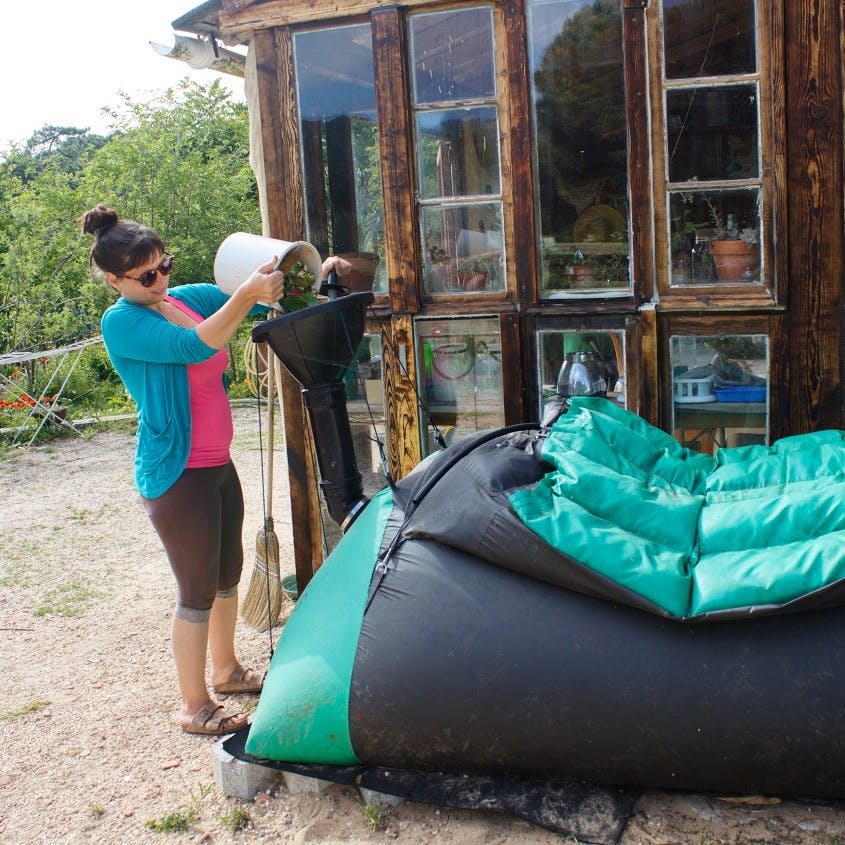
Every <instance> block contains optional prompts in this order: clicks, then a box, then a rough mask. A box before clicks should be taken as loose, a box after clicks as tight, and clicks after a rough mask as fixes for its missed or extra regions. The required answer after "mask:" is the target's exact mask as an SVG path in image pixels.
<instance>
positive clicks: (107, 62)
mask: <svg viewBox="0 0 845 845" xmlns="http://www.w3.org/2000/svg"><path fill="white" fill-rule="evenodd" d="M201 2H202V0H194V2H192V0H140V2H127V0H111V2H109V0H53V2H49V3H38V2H33V0H14V2H6V3H4V4H3V13H2V17H0V20H2V24H3V34H4V37H3V42H4V43H3V46H2V48H0V152H2V151H3V150H6V149H8V148H9V146H10V145H11V144H22V143H23V142H24V141H26V139H27V138H29V136H30V135H31V134H32V133H33V132H34V131H35V130H36V129H40V128H41V127H42V126H43V125H44V124H53V125H61V126H77V127H81V128H85V127H88V128H89V129H90V130H91V131H92V132H98V133H102V134H104V133H106V132H107V131H108V128H109V121H108V119H107V118H105V117H103V115H102V114H101V113H100V110H101V109H102V108H103V107H104V106H108V107H114V106H118V105H120V103H121V100H120V97H119V96H118V92H119V91H124V92H126V93H127V94H129V95H137V97H133V99H136V98H137V99H142V96H143V95H144V94H145V93H148V92H153V91H159V90H163V89H165V88H168V87H170V86H173V85H175V84H176V83H178V82H179V81H180V80H181V79H183V78H184V77H185V76H187V77H189V78H190V79H192V80H194V81H196V82H200V83H202V84H208V83H210V82H211V81H213V80H214V79H220V80H221V81H223V82H224V84H225V85H226V87H227V88H228V89H229V90H231V91H232V94H233V98H234V99H235V100H237V101H241V102H242V101H243V100H244V94H243V79H241V78H238V77H234V76H228V75H222V74H219V73H215V72H213V71H210V70H193V69H192V68H191V67H189V65H187V64H186V63H185V62H181V61H176V60H174V59H169V58H166V57H163V56H159V55H158V54H157V53H155V52H154V51H153V48H152V47H151V46H150V42H151V41H155V42H158V43H160V44H165V45H167V46H171V45H172V44H173V28H172V27H171V26H170V22H171V21H172V20H174V19H176V18H179V17H181V16H182V15H184V14H185V13H186V12H188V11H190V10H191V9H195V8H197V7H198V6H200V5H201ZM238 51H240V52H242V48H238Z"/></svg>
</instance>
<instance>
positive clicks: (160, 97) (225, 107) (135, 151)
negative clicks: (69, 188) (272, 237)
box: [81, 80, 261, 284]
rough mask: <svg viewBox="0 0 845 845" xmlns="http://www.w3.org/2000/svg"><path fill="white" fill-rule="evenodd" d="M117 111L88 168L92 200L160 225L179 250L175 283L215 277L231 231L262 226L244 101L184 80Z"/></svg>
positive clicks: (86, 188) (86, 185) (87, 191)
mask: <svg viewBox="0 0 845 845" xmlns="http://www.w3.org/2000/svg"><path fill="white" fill-rule="evenodd" d="M111 116H112V121H113V126H114V128H115V134H114V135H113V136H112V138H111V139H110V141H109V143H108V144H106V145H105V146H104V147H103V148H102V149H100V150H99V151H97V153H95V154H94V156H93V158H92V160H91V164H90V166H89V167H87V168H86V170H85V174H84V179H83V184H82V186H81V189H82V194H83V195H84V196H85V197H86V198H87V206H91V205H94V204H95V203H96V202H100V201H102V202H105V203H106V204H107V205H112V206H114V208H116V209H117V210H118V212H119V213H120V214H121V215H122V216H125V217H131V218H133V219H135V220H138V221H141V222H143V223H146V224H148V225H150V226H152V227H153V228H155V229H156V230H157V231H158V232H159V234H161V236H162V237H163V238H164V241H165V243H166V244H167V248H168V250H169V251H171V252H173V253H174V254H176V255H177V263H176V270H175V271H174V284H179V283H181V282H193V281H203V280H206V281H207V280H210V279H211V278H212V267H213V262H214V255H215V253H216V252H217V247H218V246H219V245H220V243H221V242H222V241H223V239H224V238H225V237H226V235H228V234H230V233H231V232H233V231H251V232H258V231H260V229H261V219H260V212H259V206H258V193H257V189H256V184H255V177H254V174H253V172H252V169H251V168H250V166H249V125H248V118H247V112H246V107H245V106H243V105H241V104H238V103H233V102H232V101H231V99H230V97H229V93H228V92H227V91H226V90H225V89H224V88H223V87H222V86H221V85H220V84H219V83H218V82H214V83H212V84H211V85H209V86H208V87H203V86H201V85H198V84H197V83H195V82H190V81H189V80H184V81H183V82H182V83H181V84H180V85H179V86H178V87H177V88H175V89H168V90H166V91H164V92H162V93H160V94H157V95H156V96H155V97H154V98H152V99H150V100H149V101H147V102H143V103H139V102H132V101H131V100H130V99H129V98H128V97H125V96H124V101H123V104H122V106H121V107H120V108H118V109H116V110H113V111H112V112H111ZM126 126H131V127H132V128H131V129H122V128H120V127H126ZM87 206H86V207H87Z"/></svg>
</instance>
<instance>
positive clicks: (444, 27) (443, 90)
mask: <svg viewBox="0 0 845 845" xmlns="http://www.w3.org/2000/svg"><path fill="white" fill-rule="evenodd" d="M492 44H493V16H492V15H491V13H490V9H489V7H485V6H482V7H481V8H477V9H458V10H452V11H448V12H434V13H431V14H422V15H414V16H413V17H412V18H411V54H412V56H413V82H414V102H415V103H416V104H417V105H424V104H427V103H442V102H450V101H455V100H481V99H484V100H489V99H494V98H495V96H496V79H495V70H494V67H493V56H492Z"/></svg>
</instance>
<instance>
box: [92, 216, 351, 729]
mask: <svg viewBox="0 0 845 845" xmlns="http://www.w3.org/2000/svg"><path fill="white" fill-rule="evenodd" d="M82 229H83V231H84V232H86V233H88V234H92V235H94V237H95V241H94V245H93V247H92V249H91V263H92V264H93V265H95V266H96V267H97V268H98V269H99V270H100V271H101V272H102V274H103V275H104V276H105V279H106V281H107V282H108V284H109V285H111V286H112V287H113V288H114V289H115V290H116V291H117V292H118V293H119V294H120V299H119V300H118V301H117V302H116V303H114V304H113V305H112V306H110V307H109V308H108V309H107V310H106V312H105V314H104V315H103V318H102V324H101V326H102V333H103V340H104V342H105V345H106V350H107V351H108V354H109V357H110V359H111V361H112V363H113V365H114V368H115V370H116V371H117V373H118V375H119V376H120V377H121V379H122V380H123V383H124V384H125V385H126V389H127V390H128V391H129V393H130V395H131V396H132V398H133V399H134V400H135V403H136V405H137V407H138V435H137V439H138V442H137V451H136V456H135V483H136V485H137V487H138V490H139V492H140V493H141V496H142V499H143V503H144V507H145V509H146V511H147V514H148V515H149V517H150V520H151V521H152V523H153V526H154V527H155V530H156V532H157V533H158V535H159V537H160V538H161V541H162V543H163V545H164V548H165V551H166V552H167V557H168V560H169V562H170V566H171V568H172V570H173V573H174V575H175V577H176V583H177V587H178V597H177V601H176V608H175V611H174V614H173V626H172V642H173V657H174V660H175V663H176V672H177V676H178V679H179V689H180V692H181V696H182V709H181V713H180V715H179V718H178V721H179V724H180V725H181V727H182V729H183V730H185V731H187V732H188V733H196V734H212V735H220V734H225V733H231V732H232V731H236V730H238V729H239V728H242V727H244V726H245V725H246V724H247V722H248V716H247V714H246V713H228V712H227V711H226V708H225V707H224V706H223V705H222V704H219V703H218V702H217V701H216V700H215V699H214V698H213V697H212V695H211V694H210V692H209V689H208V687H207V686H206V681H205V670H206V654H207V651H208V650H210V651H211V685H212V688H213V691H214V692H215V693H218V694H232V693H249V692H259V691H260V690H261V687H262V684H263V681H264V676H263V674H262V673H260V672H257V671H256V670H254V669H250V668H247V667H244V666H243V665H242V664H241V663H240V662H239V660H238V659H237V657H236V655H235V623H236V621H237V614H238V582H239V581H240V577H241V569H242V566H243V547H242V543H241V532H242V526H243V517H244V505H243V495H242V492H241V485H240V481H239V479H238V475H237V472H236V471H235V467H234V465H233V464H232V461H231V458H230V456H229V447H230V444H231V441H232V415H231V411H230V407H229V403H228V399H227V396H226V391H225V387H224V380H223V376H224V372H225V370H226V367H227V366H228V355H227V353H226V350H225V346H226V344H227V343H228V342H229V340H231V338H232V337H233V336H234V334H235V332H236V331H237V329H238V327H239V326H240V325H241V323H242V322H243V320H244V318H245V317H247V316H248V315H249V314H253V313H255V314H259V313H263V312H264V310H265V309H263V308H261V307H260V306H259V303H261V302H276V301H278V300H279V298H280V297H281V296H282V295H283V291H284V274H283V273H282V272H281V271H279V270H274V269H273V268H274V266H275V263H276V260H277V258H276V257H274V258H273V260H271V261H268V262H267V263H266V264H264V265H262V266H261V267H259V268H258V269H257V270H256V271H255V272H254V273H253V274H252V275H251V276H250V277H249V278H248V279H247V280H246V281H245V282H244V283H243V284H242V285H241V286H240V287H239V288H238V289H237V290H236V291H235V292H234V293H233V294H232V295H231V296H227V295H226V294H225V293H223V291H221V290H220V288H218V287H217V286H216V285H213V284H194V285H183V286H181V287H177V288H174V290H173V291H172V292H170V291H168V287H167V283H168V277H169V275H170V271H171V270H172V269H173V262H174V259H173V256H171V255H168V254H167V253H166V252H165V249H164V243H163V241H162V239H161V238H160V237H159V236H158V234H156V232H155V231H154V230H153V229H150V228H149V227H147V226H143V225H141V224H140V223H136V222H135V221H133V220H120V219H119V218H118V215H117V212H115V211H114V210H113V209H110V208H106V207H105V206H104V205H102V204H101V205H98V206H96V207H95V208H93V209H91V210H90V211H89V212H87V214H86V215H85V217H84V220H83V224H82ZM332 267H334V268H335V269H336V270H337V272H338V273H339V274H341V275H342V274H344V273H346V272H347V271H348V270H349V269H350V267H351V265H350V264H349V263H348V262H346V261H343V260H342V259H340V258H337V257H332V258H329V259H327V260H326V261H325V262H324V264H323V268H322V275H323V277H326V276H327V275H328V272H329V270H330V269H331V268H332Z"/></svg>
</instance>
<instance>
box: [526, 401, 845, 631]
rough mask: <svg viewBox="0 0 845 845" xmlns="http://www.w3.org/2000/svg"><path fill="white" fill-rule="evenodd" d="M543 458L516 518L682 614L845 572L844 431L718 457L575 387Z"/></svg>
mask: <svg viewBox="0 0 845 845" xmlns="http://www.w3.org/2000/svg"><path fill="white" fill-rule="evenodd" d="M543 457H544V458H545V459H546V460H547V461H548V462H549V463H550V464H552V465H553V466H554V467H555V469H554V471H552V472H550V473H548V475H546V476H545V478H543V479H542V480H541V481H540V482H539V483H538V484H537V485H535V486H534V487H532V488H530V489H524V490H520V491H519V492H517V493H515V494H514V495H513V496H511V498H510V502H511V504H512V506H513V507H514V509H515V510H516V512H517V514H518V515H519V517H520V519H521V520H522V521H523V522H524V523H525V524H526V525H527V526H529V527H530V528H531V529H532V530H533V531H535V532H536V533H537V534H538V535H539V536H540V537H542V538H543V539H544V540H545V541H546V542H548V543H550V544H551V545H552V546H554V547H555V548H557V549H560V550H561V551H563V552H565V553H566V554H568V555H570V556H571V557H573V558H575V559H576V560H578V561H579V562H581V563H582V564H584V565H585V566H588V567H590V568H592V569H594V570H595V571H597V572H599V573H601V574H602V575H604V576H606V577H608V578H610V579H612V580H614V581H616V582H617V583H619V584H622V585H623V586H625V587H627V588H628V589H630V590H632V591H634V592H635V593H637V594H639V595H641V596H643V597H644V598H646V599H649V600H650V601H652V602H654V603H655V604H657V605H659V606H661V607H663V608H664V609H665V610H666V611H668V612H669V613H671V614H673V615H676V616H682V617H690V616H696V615H699V614H703V613H707V612H712V611H720V610H730V609H739V608H751V607H755V606H761V605H779V604H783V603H785V602H788V601H790V600H793V599H796V598H799V597H801V596H803V595H805V594H807V593H809V592H812V591H814V590H817V589H819V588H821V587H824V586H826V585H829V584H832V583H833V582H835V581H838V580H839V579H841V578H842V577H843V576H844V575H845V504H844V503H845V442H843V433H842V432H839V431H821V432H817V433H815V434H804V435H798V436H795V437H787V438H784V439H782V440H779V441H777V442H776V443H774V444H773V445H772V446H743V447H739V448H734V449H721V450H719V451H718V452H717V454H716V456H715V457H711V456H709V455H701V454H698V453H696V452H693V451H691V450H689V449H685V448H684V447H682V446H681V445H680V444H679V443H678V442H677V441H676V440H674V439H673V438H672V437H670V436H669V435H668V434H666V433H665V432H663V431H660V430H659V429H657V428H654V427H653V426H651V425H649V424H648V423H646V422H645V421H644V420H642V419H641V418H640V417H637V416H636V415H635V414H631V413H629V412H627V411H625V410H624V409H622V408H620V407H619V406H618V405H616V404H614V403H613V402H609V401H607V400H604V399H597V398H593V397H578V398H577V399H575V400H573V402H572V405H571V407H570V410H569V412H568V413H567V414H565V415H564V416H562V417H560V419H558V421H557V422H556V423H555V424H554V426H553V427H552V430H551V432H550V434H549V436H548V438H547V439H546V442H545V444H544V446H543Z"/></svg>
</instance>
